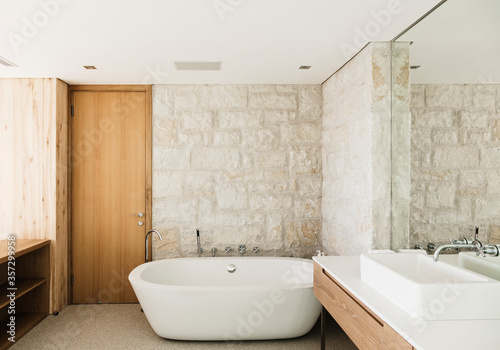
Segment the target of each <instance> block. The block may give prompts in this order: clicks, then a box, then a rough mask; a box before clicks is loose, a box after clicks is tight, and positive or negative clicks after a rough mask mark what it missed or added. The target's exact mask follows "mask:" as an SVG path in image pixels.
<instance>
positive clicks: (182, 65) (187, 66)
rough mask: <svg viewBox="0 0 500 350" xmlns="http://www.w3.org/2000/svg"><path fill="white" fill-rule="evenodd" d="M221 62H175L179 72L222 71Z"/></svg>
mask: <svg viewBox="0 0 500 350" xmlns="http://www.w3.org/2000/svg"><path fill="white" fill-rule="evenodd" d="M220 67H221V62H220V61H217V62H195V61H192V62H187V61H184V62H181V61H177V62H175V68H177V70H220Z"/></svg>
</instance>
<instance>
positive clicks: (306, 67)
mask: <svg viewBox="0 0 500 350" xmlns="http://www.w3.org/2000/svg"><path fill="white" fill-rule="evenodd" d="M309 68H311V66H300V67H299V69H309Z"/></svg>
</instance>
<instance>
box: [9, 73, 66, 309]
mask: <svg viewBox="0 0 500 350" xmlns="http://www.w3.org/2000/svg"><path fill="white" fill-rule="evenodd" d="M67 96H68V86H67V84H65V83H64V82H62V81H60V80H58V79H53V78H47V79H45V78H44V79H0V106H1V107H0V113H1V114H0V123H1V131H0V142H1V143H0V149H1V150H0V152H1V153H0V169H1V171H0V193H1V194H0V196H1V197H0V238H2V239H3V238H5V237H6V236H7V235H8V234H10V233H15V234H16V235H17V237H18V238H25V239H36V238H47V239H50V240H51V241H52V244H51V254H50V255H51V265H52V266H51V269H52V276H51V277H52V278H51V283H50V289H51V291H50V295H51V303H50V312H51V313H52V312H54V311H59V310H60V309H62V308H63V307H64V306H65V305H66V300H67V287H66V280H67V279H66V272H65V271H66V268H67V254H68V247H67V237H68V224H67V221H68V211H67V205H68V199H67V187H68V184H67V170H63V168H64V167H60V166H59V165H60V164H61V163H60V161H61V160H62V159H65V158H66V155H67V152H68V144H67V131H68V126H67V125H68V122H67V118H68V113H67ZM64 163H66V161H65V162H64Z"/></svg>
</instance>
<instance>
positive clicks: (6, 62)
mask: <svg viewBox="0 0 500 350" xmlns="http://www.w3.org/2000/svg"><path fill="white" fill-rule="evenodd" d="M0 64H3V65H4V66H5V67H17V66H16V65H15V64H14V63H12V62H11V61H9V60H8V59H6V58H3V57H1V56H0Z"/></svg>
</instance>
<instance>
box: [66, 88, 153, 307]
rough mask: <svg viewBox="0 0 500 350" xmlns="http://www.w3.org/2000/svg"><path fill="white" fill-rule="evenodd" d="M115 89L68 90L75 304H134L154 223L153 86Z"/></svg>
mask: <svg viewBox="0 0 500 350" xmlns="http://www.w3.org/2000/svg"><path fill="white" fill-rule="evenodd" d="M117 89H120V88H119V87H114V88H111V90H112V91H107V89H106V88H96V89H95V90H101V91H95V90H93V89H92V88H91V87H88V88H86V87H84V86H83V87H72V88H71V103H72V111H73V112H72V113H73V116H72V117H71V118H72V125H73V127H72V130H73V134H72V145H73V147H72V169H73V172H72V270H73V275H72V284H73V303H75V304H79V303H96V302H97V303H101V302H102V303H128V302H137V299H136V297H135V294H134V291H133V290H132V287H131V285H130V283H129V281H128V275H129V273H130V271H132V270H133V269H134V268H135V267H136V266H138V265H140V264H142V263H143V262H144V238H145V234H146V230H147V229H149V228H150V223H151V215H150V213H151V203H150V202H151V200H150V196H151V195H150V192H151V186H150V183H151V181H150V178H151V169H150V167H151V161H150V159H151V150H150V146H149V145H150V142H151V139H150V125H151V116H150V104H151V98H150V96H151V95H150V94H151V90H150V88H149V87H142V89H143V91H127V90H126V89H124V88H122V89H124V91H116V90H117ZM132 90H133V89H132ZM139 90H140V88H139ZM139 213H143V214H144V216H142V217H140V216H139V215H140V214H139Z"/></svg>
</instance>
